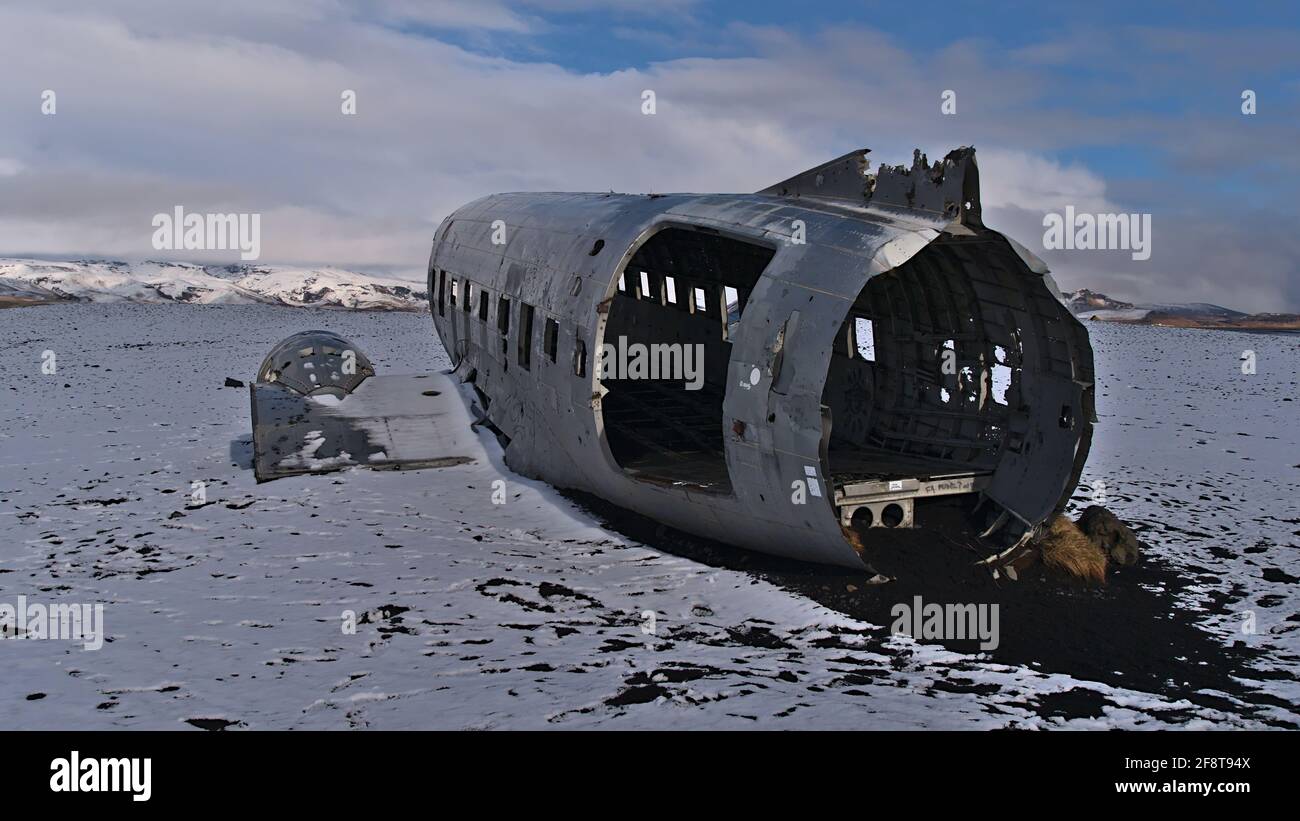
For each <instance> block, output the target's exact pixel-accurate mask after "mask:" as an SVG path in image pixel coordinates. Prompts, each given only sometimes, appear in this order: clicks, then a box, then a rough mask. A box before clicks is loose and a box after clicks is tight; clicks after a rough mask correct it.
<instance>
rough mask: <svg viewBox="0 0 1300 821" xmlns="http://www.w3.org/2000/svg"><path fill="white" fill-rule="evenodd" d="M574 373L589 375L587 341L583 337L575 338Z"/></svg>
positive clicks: (575, 374) (576, 374)
mask: <svg viewBox="0 0 1300 821" xmlns="http://www.w3.org/2000/svg"><path fill="white" fill-rule="evenodd" d="M573 374H574V376H586V375H587V343H586V342H583V341H582V340H581V339H575V340H573Z"/></svg>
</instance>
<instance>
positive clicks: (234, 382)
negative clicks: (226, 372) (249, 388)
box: [223, 376, 244, 388]
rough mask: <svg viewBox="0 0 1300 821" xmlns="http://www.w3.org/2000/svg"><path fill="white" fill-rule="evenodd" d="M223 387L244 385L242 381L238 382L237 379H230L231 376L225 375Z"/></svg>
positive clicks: (240, 386)
mask: <svg viewBox="0 0 1300 821" xmlns="http://www.w3.org/2000/svg"><path fill="white" fill-rule="evenodd" d="M223 387H226V388H242V387H244V383H243V382H240V381H239V380H238V379H232V378H231V377H229V376H227V377H226V384H225V385H224V386H223Z"/></svg>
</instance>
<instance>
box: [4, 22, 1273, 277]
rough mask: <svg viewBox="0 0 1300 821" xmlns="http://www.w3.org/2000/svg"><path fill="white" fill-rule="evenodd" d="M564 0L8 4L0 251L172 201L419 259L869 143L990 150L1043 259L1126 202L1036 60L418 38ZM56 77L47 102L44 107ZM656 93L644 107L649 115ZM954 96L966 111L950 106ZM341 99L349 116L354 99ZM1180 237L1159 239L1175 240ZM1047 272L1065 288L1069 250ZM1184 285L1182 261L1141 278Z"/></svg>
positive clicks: (138, 218) (345, 258) (23, 248)
mask: <svg viewBox="0 0 1300 821" xmlns="http://www.w3.org/2000/svg"><path fill="white" fill-rule="evenodd" d="M610 1H611V2H612V3H613V5H614V6H615V7H618V6H619V2H620V0H610ZM555 3H559V4H560V5H561V6H562V7H565V8H579V7H588V6H589V5H593V4H599V0H553V1H552V0H538V2H534V3H528V4H526V5H524V6H523V9H524V10H523V11H519V10H518V8H519V7H518V6H512V5H508V4H506V3H505V2H489V3H469V2H468V1H467V0H465V1H464V2H462V0H447V1H446V2H438V3H434V4H421V3H415V2H413V1H408V0H390V2H385V3H380V4H378V5H375V4H353V3H346V2H343V1H342V0H302V2H299V3H296V4H293V5H292V6H284V5H281V4H266V3H263V2H261V0H229V2H227V3H221V4H198V5H196V6H186V7H185V14H183V15H182V14H179V13H170V12H169V13H167V14H160V13H158V12H157V8H158V7H157V6H156V5H154V4H150V3H146V2H143V0H123V2H122V3H120V4H114V6H113V8H112V9H111V10H110V9H108V8H107V7H105V6H104V5H102V4H99V3H92V2H84V1H83V2H73V1H72V0H70V1H69V2H68V3H65V4H60V8H59V10H58V11H55V10H53V9H42V8H39V7H38V8H34V9H19V8H14V7H3V8H0V53H3V54H5V59H6V65H7V75H6V82H5V83H3V84H0V110H3V111H5V112H6V127H5V129H3V130H0V157H3V158H6V160H3V161H0V163H3V162H8V163H10V165H8V166H7V167H8V168H10V169H16V170H14V171H12V172H11V173H8V174H7V175H6V174H5V173H4V169H5V168H6V166H4V165H2V164H0V253H3V254H16V253H41V254H50V255H55V254H77V255H81V254H100V255H119V256H149V255H152V254H153V253H154V252H153V251H152V248H150V247H149V246H148V240H149V237H150V234H151V226H150V217H151V216H152V215H153V214H154V213H158V212H162V211H167V210H169V209H171V208H172V207H174V206H175V205H177V204H181V205H183V206H184V207H185V208H186V209H187V210H190V211H198V212H204V211H222V212H229V211H249V212H257V213H261V214H263V215H264V221H263V258H264V259H266V260H267V261H268V262H281V263H287V264H312V265H319V264H332V265H338V266H344V267H352V268H363V269H364V268H375V267H389V268H393V269H399V270H405V271H412V270H417V269H419V268H421V267H422V266H423V265H424V264H425V260H426V259H427V256H428V250H429V249H428V242H429V239H430V236H431V234H432V231H433V229H434V227H435V226H436V225H437V222H438V221H439V220H440V219H441V218H442V217H443V216H445V215H446V214H447V213H449V212H450V211H451V210H452V209H454V208H455V207H457V206H458V205H460V204H462V203H464V202H467V201H469V200H471V199H474V198H476V197H479V196H482V195H484V194H487V193H491V192H494V191H509V190H596V191H602V190H609V189H614V190H625V191H656V192H667V191H682V190H693V191H709V190H715V191H753V190H756V189H758V188H761V187H763V186H766V185H768V184H770V183H772V182H775V181H777V180H780V179H783V178H785V177H787V176H789V175H791V174H793V173H795V172H797V171H800V170H803V169H805V168H807V167H810V166H812V165H814V164H816V163H818V162H821V161H823V160H826V159H829V158H830V157H833V156H836V155H837V154H840V153H843V152H844V151H847V150H849V149H851V148H855V147H858V146H863V145H865V146H869V147H871V148H872V149H873V154H872V159H873V161H874V162H881V161H885V162H890V163H901V162H907V161H909V160H910V157H911V151H912V148H913V147H917V146H919V147H920V148H922V149H923V150H925V151H927V152H928V153H929V155H930V156H931V157H932V158H934V157H940V156H942V155H943V154H944V153H946V152H947V151H948V150H950V149H951V148H954V147H956V146H957V145H959V144H963V143H967V144H969V143H974V144H975V145H976V146H977V147H978V149H979V155H978V156H979V161H980V166H981V182H982V184H983V187H984V200H985V206H986V215H987V217H988V221H989V223H990V224H991V225H994V226H995V227H1001V228H1004V229H1006V230H1008V232H1009V233H1011V234H1012V235H1013V236H1016V237H1017V238H1018V239H1020V240H1021V241H1022V242H1024V243H1025V244H1026V245H1027V246H1029V247H1031V248H1035V246H1036V244H1037V241H1038V240H1039V239H1040V238H1041V232H1042V229H1041V217H1042V212H1043V211H1045V210H1057V209H1060V208H1062V207H1064V205H1071V204H1072V205H1074V206H1075V207H1076V209H1079V210H1089V211H1101V210H1106V211H1110V210H1127V209H1124V208H1122V207H1120V206H1119V205H1118V204H1116V203H1114V202H1112V200H1113V199H1114V198H1113V197H1112V196H1111V195H1109V194H1108V189H1107V185H1106V183H1105V181H1104V180H1103V179H1102V178H1101V177H1100V176H1098V175H1097V174H1095V173H1094V172H1092V171H1090V170H1089V169H1087V168H1085V167H1083V166H1079V165H1068V164H1062V163H1060V162H1058V161H1056V160H1054V159H1052V157H1051V152H1052V150H1053V149H1054V148H1055V147H1058V146H1059V145H1061V144H1063V143H1067V142H1068V141H1069V140H1070V139H1073V138H1074V136H1075V135H1077V134H1079V133H1085V132H1086V133H1090V134H1097V133H1099V132H1100V126H1098V124H1097V121H1096V120H1097V118H1095V117H1092V116H1088V115H1085V114H1079V113H1073V112H1062V113H1059V114H1058V115H1056V116H1043V115H1041V114H1039V113H1036V112H1035V111H1034V110H1033V102H1034V101H1035V100H1036V99H1037V97H1038V95H1040V94H1041V93H1042V86H1043V79H1042V77H1041V76H1040V74H1039V72H1037V70H1030V69H1026V70H1024V71H1023V72H1021V71H1018V70H1016V69H1009V68H1005V67H998V66H997V65H995V62H994V61H992V60H990V59H988V58H987V56H986V55H984V54H983V53H982V52H981V51H980V50H979V49H977V48H975V47H974V46H972V45H971V44H969V43H957V44H953V45H951V46H949V47H945V48H940V49H938V50H937V51H934V52H933V53H930V54H927V55H918V54H912V53H909V52H907V51H904V50H902V49H901V48H899V47H898V46H897V45H896V44H895V43H893V42H892V41H891V40H890V39H889V38H888V37H886V36H884V35H882V34H880V33H879V32H874V31H871V30H867V29H849V28H843V27H840V28H836V29H833V30H830V31H828V32H826V33H825V34H823V35H820V36H817V37H813V38H801V37H798V36H795V35H793V34H791V33H789V32H785V31H781V30H779V29H775V28H769V27H753V26H744V25H736V26H732V27H730V28H729V29H728V31H727V32H725V36H727V37H728V38H731V39H732V40H733V41H735V42H738V43H743V44H745V45H746V48H745V49H744V50H745V52H746V53H748V54H749V55H750V56H746V57H735V58H726V59H723V58H689V59H680V60H673V61H668V62H663V63H657V64H654V65H652V66H650V67H649V68H648V69H645V70H631V69H629V70H624V71H617V72H613V73H609V74H590V73H580V72H574V71H569V70H566V69H563V68H561V67H559V66H556V65H552V64H548V63H540V62H517V61H512V60H508V59H502V58H497V57H488V56H484V55H482V54H476V53H472V52H469V51H466V50H464V49H461V48H458V47H456V46H453V45H451V44H449V43H447V42H443V41H440V40H439V39H436V38H433V37H429V36H427V32H426V33H425V34H420V33H415V32H413V31H410V30H408V27H409V25H412V24H413V25H414V26H415V28H417V29H418V28H420V27H422V26H423V27H428V28H432V29H438V28H447V27H465V28H471V29H472V28H476V27H477V28H479V29H482V30H485V31H498V32H502V33H505V34H509V35H512V36H513V35H517V34H520V33H523V32H526V31H527V30H529V29H530V27H534V26H537V25H539V24H541V25H545V23H544V22H539V20H538V19H537V18H536V17H535V16H534V12H535V11H536V12H537V13H541V11H540V10H542V9H544V8H546V7H548V6H551V5H554V4H555ZM601 5H604V4H601ZM123 9H124V10H125V11H123ZM720 36H722V35H720ZM51 43H58V44H59V48H57V49H54V48H50V45H49V44H51ZM46 88H49V89H54V90H56V92H57V93H58V95H59V96H58V114H56V115H54V116H42V115H41V114H40V111H39V103H40V100H39V93H40V90H42V89H46ZM646 88H650V89H654V90H655V91H656V93H657V96H658V113H657V114H655V115H654V116H644V115H642V114H641V113H640V103H641V92H642V90H643V89H646ZM947 88H954V89H956V90H957V92H958V110H959V115H958V116H957V117H943V116H941V114H940V112H939V102H940V94H941V92H942V91H943V90H944V89H947ZM344 89H353V90H355V91H356V93H357V111H358V113H357V115H356V116H355V117H347V116H343V115H342V114H341V113H340V110H339V106H340V93H341V92H342V90H344ZM19 172H21V173H19ZM1161 224H1165V225H1172V224H1173V221H1167V222H1165V223H1161V222H1160V218H1159V215H1157V225H1158V226H1159V225H1161ZM1158 230H1160V229H1159V228H1158ZM1173 230H1176V229H1165V231H1166V233H1165V234H1164V236H1162V237H1160V241H1161V242H1162V243H1171V244H1176V243H1177V242H1178V239H1177V238H1176V236H1175V235H1174V234H1173V233H1172V231H1173ZM1237 240H1238V242H1237V244H1238V245H1240V246H1242V247H1246V248H1249V247H1250V244H1249V243H1248V242H1245V241H1243V240H1241V238H1240V237H1238V238H1237ZM1160 247H1161V246H1157V253H1159V248H1160ZM1271 260H1272V258H1271V257H1270V259H1269V261H1270V262H1271ZM1049 262H1052V263H1056V262H1060V263H1062V264H1064V265H1066V266H1067V270H1065V271H1062V270H1061V267H1060V266H1059V265H1055V264H1054V267H1055V268H1056V270H1057V273H1058V275H1062V274H1063V276H1058V279H1061V280H1063V284H1065V283H1066V282H1069V281H1070V280H1071V276H1070V273H1069V269H1068V266H1071V265H1075V264H1076V262H1075V261H1074V260H1065V259H1061V260H1052V259H1049ZM1090 264H1091V263H1090ZM1082 270H1084V271H1085V272H1086V271H1087V270H1088V269H1082ZM1093 270H1094V272H1095V269H1093ZM1150 272H1151V269H1150V268H1148V269H1146V270H1145V272H1144V275H1145V273H1150ZM1285 272H1286V269H1285V265H1283V267H1282V269H1281V270H1279V271H1277V272H1275V273H1273V274H1268V273H1266V272H1265V273H1260V274H1259V276H1260V277H1267V276H1273V277H1274V278H1276V277H1280V276H1284V275H1285ZM1129 273H1131V272H1126V271H1119V272H1118V274H1119V275H1127V274H1129ZM1089 275H1091V274H1089ZM1188 279H1189V278H1188V277H1187V276H1186V274H1185V272H1183V273H1179V272H1177V271H1175V270H1173V269H1172V268H1171V269H1170V270H1169V271H1168V272H1167V273H1165V274H1161V275H1160V276H1157V277H1156V278H1155V279H1152V280H1149V281H1148V285H1149V287H1151V288H1152V289H1156V288H1158V287H1159V284H1160V283H1161V282H1164V283H1166V284H1168V283H1170V282H1171V281H1175V282H1177V283H1178V285H1179V287H1181V285H1182V283H1183V282H1186V281H1188ZM1206 281H1210V280H1209V279H1207V280H1206ZM1080 284H1090V283H1088V282H1083V283H1080ZM1261 292H1263V289H1261ZM1202 298H1204V296H1202Z"/></svg>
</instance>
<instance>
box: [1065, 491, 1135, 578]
mask: <svg viewBox="0 0 1300 821" xmlns="http://www.w3.org/2000/svg"><path fill="white" fill-rule="evenodd" d="M1079 529H1080V530H1082V531H1083V534H1084V535H1085V536H1087V537H1088V538H1089V539H1090V540H1091V541H1093V542H1094V543H1096V544H1097V545H1098V546H1099V547H1100V548H1101V549H1102V550H1104V551H1106V557H1107V558H1108V559H1110V560H1111V561H1112V562H1114V563H1115V564H1117V565H1119V566H1120V567H1132V566H1133V565H1135V564H1137V561H1138V557H1139V556H1141V555H1142V543H1141V542H1140V541H1138V537H1137V536H1136V535H1135V534H1134V533H1133V531H1132V530H1131V529H1130V528H1129V526H1128V525H1126V524H1124V523H1123V522H1121V521H1120V520H1119V517H1118V516H1116V515H1115V514H1114V513H1111V512H1110V511H1109V510H1107V509H1106V508H1104V507H1102V506H1101V505H1089V506H1088V507H1086V508H1084V511H1083V515H1081V516H1080V517H1079Z"/></svg>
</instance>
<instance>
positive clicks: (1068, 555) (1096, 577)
mask: <svg viewBox="0 0 1300 821" xmlns="http://www.w3.org/2000/svg"><path fill="white" fill-rule="evenodd" d="M1035 544H1036V546H1037V548H1038V555H1039V558H1040V559H1041V560H1042V562H1043V564H1044V565H1046V566H1047V567H1050V568H1052V569H1054V570H1059V571H1061V572H1063V573H1066V574H1068V575H1070V576H1074V577H1075V578H1078V579H1081V580H1083V581H1086V582H1092V583H1095V584H1105V582H1106V551H1104V550H1103V549H1102V548H1101V546H1100V545H1098V544H1096V543H1095V542H1093V541H1092V540H1091V539H1089V538H1088V537H1087V536H1085V535H1084V533H1083V531H1082V530H1080V529H1079V526H1078V525H1076V524H1075V523H1074V522H1072V521H1070V520H1069V519H1068V518H1066V517H1065V516H1057V517H1056V518H1055V519H1053V520H1052V524H1051V526H1050V527H1049V528H1048V529H1047V530H1045V531H1044V532H1043V535H1041V536H1039V537H1038V539H1037V540H1036V542H1035Z"/></svg>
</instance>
